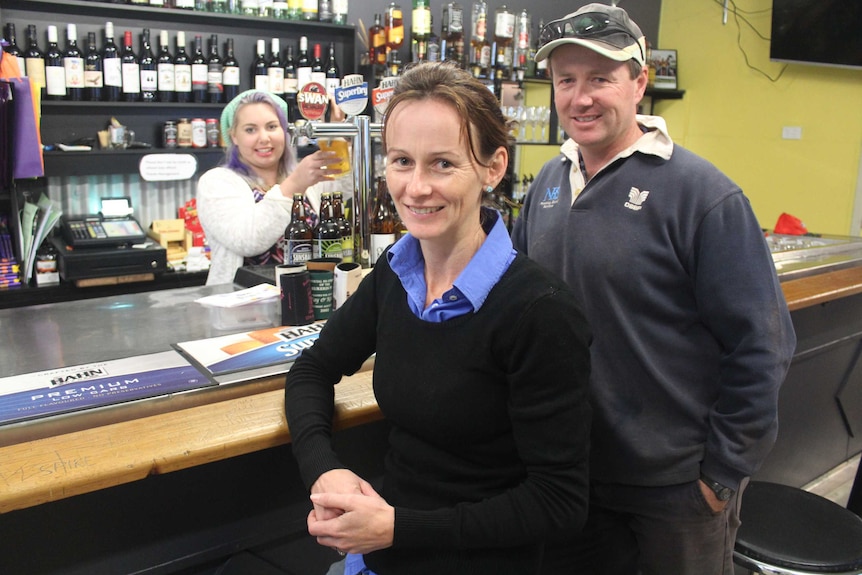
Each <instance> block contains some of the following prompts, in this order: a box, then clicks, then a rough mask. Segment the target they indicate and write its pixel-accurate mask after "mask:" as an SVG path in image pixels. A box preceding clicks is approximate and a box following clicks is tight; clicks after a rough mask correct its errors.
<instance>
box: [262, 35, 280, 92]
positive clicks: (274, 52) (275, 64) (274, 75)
mask: <svg viewBox="0 0 862 575" xmlns="http://www.w3.org/2000/svg"><path fill="white" fill-rule="evenodd" d="M266 75H267V78H269V91H270V92H271V93H273V94H275V95H276V96H282V95H283V94H284V64H282V63H281V47H280V46H279V42H278V38H273V39H272V40H271V41H270V52H269V60H268V61H267V63H266Z"/></svg>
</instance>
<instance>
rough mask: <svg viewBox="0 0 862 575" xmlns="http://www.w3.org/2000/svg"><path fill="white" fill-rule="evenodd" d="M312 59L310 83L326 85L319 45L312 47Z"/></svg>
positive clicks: (321, 52) (321, 51)
mask: <svg viewBox="0 0 862 575" xmlns="http://www.w3.org/2000/svg"><path fill="white" fill-rule="evenodd" d="M313 54H314V57H313V58H312V59H311V81H312V82H317V83H318V84H321V85H323V86H325V85H326V71H325V70H324V69H323V58H322V57H323V50H322V48H321V47H320V44H315V45H314V52H313Z"/></svg>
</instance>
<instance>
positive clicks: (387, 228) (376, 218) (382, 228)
mask: <svg viewBox="0 0 862 575" xmlns="http://www.w3.org/2000/svg"><path fill="white" fill-rule="evenodd" d="M388 196H389V190H388V189H387V187H386V178H383V177H379V178H377V194H376V196H375V198H374V209H373V211H372V213H371V221H369V222H368V228H369V232H370V238H369V239H370V244H371V245H370V246H369V248H370V249H369V254H368V255H369V263H370V264H371V265H372V266H373V265H374V264H376V263H377V258H378V257H380V255H381V254H382V253H383V250H385V249H386V247H387V246H389V245H390V244H392V243H394V242H395V222H394V220H393V219H392V212H391V211H390V209H389V200H388V198H387V197H388Z"/></svg>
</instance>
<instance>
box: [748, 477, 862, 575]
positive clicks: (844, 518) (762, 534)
mask: <svg viewBox="0 0 862 575" xmlns="http://www.w3.org/2000/svg"><path fill="white" fill-rule="evenodd" d="M740 517H741V520H742V526H741V527H740V528H739V533H738V534H737V539H736V548H735V551H736V553H737V554H738V555H742V556H743V557H745V558H749V559H754V560H755V561H760V562H762V563H765V564H768V565H772V566H775V567H783V568H788V569H793V570H797V571H802V572H804V573H856V572H860V571H862V518H860V517H859V516H858V515H856V514H855V513H853V512H852V511H848V510H847V509H845V508H843V507H841V506H840V505H838V504H836V503H833V502H832V501H829V500H828V499H826V498H825V497H820V496H819V495H815V494H813V493H809V492H807V491H805V490H803V489H797V488H795V487H789V486H787V485H779V484H777V483H767V482H763V481H752V482H751V483H750V484H749V485H748V488H747V489H746V490H745V492H744V493H743V496H742V507H741V511H740Z"/></svg>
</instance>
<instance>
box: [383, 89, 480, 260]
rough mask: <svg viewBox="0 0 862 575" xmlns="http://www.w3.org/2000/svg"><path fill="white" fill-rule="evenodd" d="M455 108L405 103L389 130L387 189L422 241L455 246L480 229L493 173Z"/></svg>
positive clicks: (428, 102) (395, 113) (430, 102)
mask: <svg viewBox="0 0 862 575" xmlns="http://www.w3.org/2000/svg"><path fill="white" fill-rule="evenodd" d="M466 137H467V136H466V132H462V130H461V119H460V116H459V115H458V113H457V112H456V111H455V109H454V108H452V106H451V105H449V104H447V103H444V102H441V101H439V100H434V99H425V100H411V101H405V102H403V103H402V104H401V105H399V106H397V107H396V109H395V110H393V112H392V115H391V117H390V118H388V119H387V125H386V183H387V185H388V187H389V193H390V194H391V195H392V199H393V200H394V202H395V206H396V209H397V210H398V214H399V215H400V216H401V220H402V221H403V222H404V225H405V226H406V227H407V230H408V231H409V232H410V234H411V235H412V236H414V237H416V238H417V239H419V240H431V241H436V242H442V245H449V246H453V245H455V244H457V243H458V241H459V240H460V239H463V238H465V237H469V236H470V234H475V231H476V228H477V227H479V226H480V219H479V213H480V208H481V203H482V188H483V187H484V186H485V185H488V184H489V183H491V184H495V183H496V182H489V181H488V180H489V179H490V178H489V170H488V168H486V167H483V166H481V165H479V164H478V163H477V162H476V160H475V159H474V158H473V154H472V152H471V150H470V147H469V146H468V145H467V139H466Z"/></svg>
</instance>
